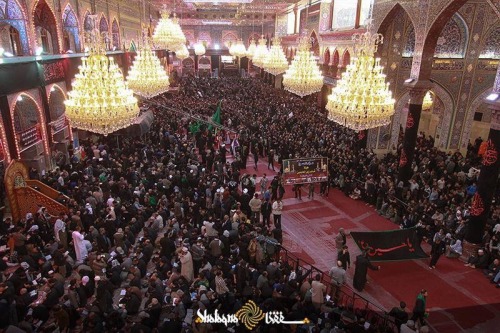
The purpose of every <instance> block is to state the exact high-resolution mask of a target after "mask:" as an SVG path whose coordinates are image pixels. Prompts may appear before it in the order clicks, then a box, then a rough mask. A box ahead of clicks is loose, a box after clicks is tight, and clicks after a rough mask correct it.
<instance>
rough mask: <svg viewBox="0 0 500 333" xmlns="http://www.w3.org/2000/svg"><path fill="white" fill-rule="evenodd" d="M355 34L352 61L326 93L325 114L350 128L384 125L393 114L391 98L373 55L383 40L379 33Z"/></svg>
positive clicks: (362, 128)
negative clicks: (329, 93) (327, 93)
mask: <svg viewBox="0 0 500 333" xmlns="http://www.w3.org/2000/svg"><path fill="white" fill-rule="evenodd" d="M370 28H371V24H370V23H369V24H368V27H367V31H366V32H365V33H363V34H355V35H353V37H352V39H353V41H354V57H353V59H352V64H350V65H348V66H347V70H346V72H345V73H344V74H342V78H341V79H340V80H339V81H338V82H337V86H336V87H335V88H334V89H333V91H332V94H331V95H330V96H328V104H327V105H326V109H327V110H328V112H329V116H328V118H329V119H331V120H333V121H335V122H337V123H339V124H341V125H343V126H346V127H348V128H351V129H353V130H357V131H361V130H365V129H370V128H375V127H379V126H384V125H388V124H389V123H390V122H391V116H392V115H393V114H394V103H395V101H394V99H393V98H392V92H391V91H390V90H389V83H386V82H385V77H386V76H385V74H383V69H384V68H383V67H382V66H381V65H380V59H378V58H375V56H374V55H375V52H377V47H378V45H379V44H380V43H382V42H383V36H382V35H381V34H372V33H371V32H370Z"/></svg>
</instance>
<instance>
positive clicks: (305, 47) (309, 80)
mask: <svg viewBox="0 0 500 333" xmlns="http://www.w3.org/2000/svg"><path fill="white" fill-rule="evenodd" d="M310 47H311V39H310V38H309V37H307V36H305V37H301V38H300V39H299V47H298V51H297V53H296V54H295V57H294V58H293V60H292V64H291V65H290V67H289V68H288V70H287V71H286V73H285V74H284V75H283V86H284V87H285V90H288V91H289V92H291V93H294V94H295V95H298V96H300V97H304V96H307V95H310V94H313V93H315V92H318V91H320V90H321V88H322V87H323V76H322V75H321V71H320V70H319V66H318V63H317V62H316V57H314V55H313V53H312V52H311V51H309V48H310Z"/></svg>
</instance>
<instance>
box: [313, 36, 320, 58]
mask: <svg viewBox="0 0 500 333" xmlns="http://www.w3.org/2000/svg"><path fill="white" fill-rule="evenodd" d="M311 51H312V52H313V54H314V55H315V56H316V57H319V40H318V36H317V35H316V31H314V30H313V32H311Z"/></svg>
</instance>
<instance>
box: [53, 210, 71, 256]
mask: <svg viewBox="0 0 500 333" xmlns="http://www.w3.org/2000/svg"><path fill="white" fill-rule="evenodd" d="M54 236H55V238H56V241H57V242H58V243H59V245H62V246H63V249H64V251H66V249H67V248H68V234H67V233H66V223H65V222H64V213H61V214H59V217H58V218H57V220H56V222H55V223H54Z"/></svg>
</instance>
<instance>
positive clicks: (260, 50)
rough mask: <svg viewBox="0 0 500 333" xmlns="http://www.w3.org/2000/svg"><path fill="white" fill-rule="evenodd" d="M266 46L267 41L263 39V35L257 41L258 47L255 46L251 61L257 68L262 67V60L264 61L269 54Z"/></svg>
mask: <svg viewBox="0 0 500 333" xmlns="http://www.w3.org/2000/svg"><path fill="white" fill-rule="evenodd" d="M266 44H267V40H266V39H265V38H264V35H262V37H261V38H260V39H259V45H257V47H256V49H255V53H254V54H253V59H252V63H253V64H254V65H255V66H257V67H263V66H264V60H265V59H266V57H267V55H268V53H269V50H268V49H267V45H266Z"/></svg>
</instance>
